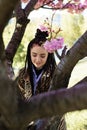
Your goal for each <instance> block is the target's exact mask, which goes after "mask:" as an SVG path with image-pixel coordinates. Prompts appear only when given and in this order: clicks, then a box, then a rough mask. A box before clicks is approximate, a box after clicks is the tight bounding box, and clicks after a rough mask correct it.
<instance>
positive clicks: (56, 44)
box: [39, 14, 64, 53]
mask: <svg viewBox="0 0 87 130" xmlns="http://www.w3.org/2000/svg"><path fill="white" fill-rule="evenodd" d="M53 15H54V14H53ZM52 21H53V17H52V20H51V24H49V21H48V18H46V20H45V21H44V24H43V25H40V26H39V29H40V30H41V31H42V32H46V31H47V32H48V34H49V36H48V38H47V40H46V42H45V43H44V44H43V46H44V48H45V49H46V50H47V51H48V52H49V53H53V52H55V51H57V50H58V49H61V48H63V44H64V38H62V37H58V33H59V32H60V31H62V30H61V29H60V28H58V30H55V31H54V30H53V29H52Z"/></svg>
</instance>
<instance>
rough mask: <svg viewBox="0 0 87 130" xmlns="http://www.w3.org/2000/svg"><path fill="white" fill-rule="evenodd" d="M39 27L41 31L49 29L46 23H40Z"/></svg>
mask: <svg viewBox="0 0 87 130" xmlns="http://www.w3.org/2000/svg"><path fill="white" fill-rule="evenodd" d="M39 29H40V30H41V31H48V28H47V27H45V26H44V25H40V26H39Z"/></svg>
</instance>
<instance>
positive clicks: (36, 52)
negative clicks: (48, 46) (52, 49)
mask: <svg viewBox="0 0 87 130" xmlns="http://www.w3.org/2000/svg"><path fill="white" fill-rule="evenodd" d="M30 56H31V61H32V63H33V64H34V66H35V67H36V68H37V69H41V68H42V67H43V66H44V65H45V63H46V61H47V58H48V52H47V51H46V50H45V49H44V47H42V46H39V45H36V44H34V45H33V47H32V48H31V51H30Z"/></svg>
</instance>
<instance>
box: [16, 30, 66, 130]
mask: <svg viewBox="0 0 87 130" xmlns="http://www.w3.org/2000/svg"><path fill="white" fill-rule="evenodd" d="M47 37H48V32H47V31H41V30H40V29H37V32H36V35H35V38H34V39H33V40H32V41H30V43H29V45H28V48H27V55H26V61H25V67H24V68H23V69H22V70H21V71H20V73H19V78H18V84H19V88H20V90H21V92H22V93H23V95H24V97H25V98H29V97H31V96H33V95H36V94H39V93H43V92H46V91H48V90H49V88H50V82H51V80H52V77H53V73H54V70H55V68H56V61H55V58H54V54H53V53H49V52H48V51H47V50H46V49H45V48H44V46H43V45H44V43H45V42H46V40H47ZM47 122H48V120H46V119H43V120H38V121H36V122H35V124H36V125H37V127H38V126H39V127H38V128H37V129H36V128H34V129H33V130H41V128H42V127H45V125H47ZM62 122H63V121H62ZM38 124H39V125H38ZM40 124H41V125H40ZM62 128H63V127H62ZM28 130H31V129H30V126H29V127H28ZM43 130H44V128H43ZM61 130H65V129H61Z"/></svg>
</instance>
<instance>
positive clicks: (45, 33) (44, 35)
mask: <svg viewBox="0 0 87 130" xmlns="http://www.w3.org/2000/svg"><path fill="white" fill-rule="evenodd" d="M47 37H48V31H41V30H40V29H37V32H36V35H35V38H37V39H39V40H41V41H45V40H46V39H47Z"/></svg>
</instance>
